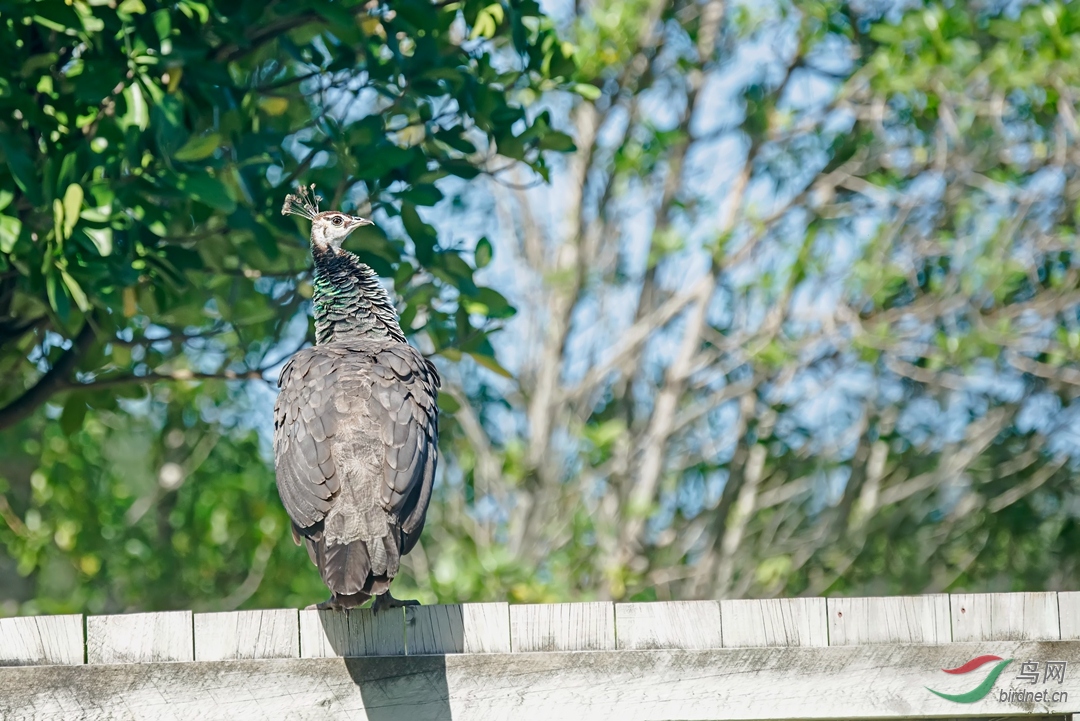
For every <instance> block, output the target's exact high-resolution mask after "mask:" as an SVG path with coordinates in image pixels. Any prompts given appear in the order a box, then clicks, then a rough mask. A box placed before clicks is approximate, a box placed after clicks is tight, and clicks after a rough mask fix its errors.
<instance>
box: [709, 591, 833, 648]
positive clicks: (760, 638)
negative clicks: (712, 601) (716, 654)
mask: <svg viewBox="0 0 1080 721" xmlns="http://www.w3.org/2000/svg"><path fill="white" fill-rule="evenodd" d="M720 624H721V626H722V627H723V638H724V647H725V648H734V647H739V646H827V645H828V644H829V631H828V625H827V624H828V621H827V619H826V608H825V599H824V598H765V599H748V600H731V601H721V602H720Z"/></svg>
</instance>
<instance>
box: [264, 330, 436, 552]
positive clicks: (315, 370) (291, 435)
mask: <svg viewBox="0 0 1080 721" xmlns="http://www.w3.org/2000/svg"><path fill="white" fill-rule="evenodd" d="M278 386H279V387H280V389H281V392H280V393H279V394H278V400H277V404H276V406H275V410H274V456H275V466H276V469H277V484H278V492H279V493H280V495H281V500H282V503H283V504H284V505H285V509H286V511H287V512H288V514H289V517H290V518H291V519H292V520H293V523H294V524H296V526H297V527H298V530H300V532H301V533H302V534H303V535H306V536H309V537H311V536H313V535H317V534H320V533H321V522H322V520H323V519H324V518H325V517H326V514H327V512H328V511H329V510H330V507H331V504H332V503H333V501H334V497H335V496H336V495H337V494H338V492H339V491H340V489H341V484H342V482H343V481H344V479H343V478H342V477H341V476H342V470H341V469H340V468H339V466H338V464H337V463H335V459H334V457H333V453H332V445H333V444H334V443H336V442H341V441H345V442H348V440H349V439H348V438H338V435H339V434H345V433H349V432H350V431H351V432H356V430H358V429H359V425H358V424H357V423H355V422H350V419H355V418H357V417H358V416H360V415H366V416H368V417H369V418H371V419H373V420H374V421H375V424H374V425H375V427H376V428H378V429H380V433H381V441H382V445H383V450H384V455H383V483H382V484H381V485H380V494H381V495H380V499H379V500H380V502H381V504H382V506H383V508H384V509H385V510H386V511H387V512H388V513H389V514H391V517H392V519H393V520H395V521H396V522H397V523H396V525H397V526H398V527H399V528H400V529H401V532H402V534H403V538H402V541H403V547H402V548H401V553H408V551H409V550H410V549H411V548H412V546H413V545H414V544H415V542H416V539H417V538H418V537H419V535H420V531H421V530H422V529H423V524H424V517H425V514H426V512H427V505H428V502H429V500H430V498H431V486H432V482H433V480H434V477H435V464H436V460H437V449H436V445H437V442H438V411H437V408H436V398H437V394H438V387H439V376H438V373H437V372H436V370H435V367H434V366H433V365H432V364H431V363H430V362H429V361H428V360H427V359H425V358H424V357H423V356H422V355H420V353H419V352H418V351H416V350H415V349H414V348H412V347H411V346H409V345H405V344H392V345H382V346H374V347H373V346H372V345H371V344H367V343H358V344H350V343H333V344H327V345H323V346H315V347H313V348H307V349H304V350H302V351H300V352H298V353H296V354H295V355H294V356H293V357H292V358H291V359H290V360H289V362H288V363H287V364H286V365H285V367H284V368H283V369H282V371H281V376H280V377H279V379H278ZM369 427H370V426H369ZM358 440H359V439H358ZM305 531H306V532H305Z"/></svg>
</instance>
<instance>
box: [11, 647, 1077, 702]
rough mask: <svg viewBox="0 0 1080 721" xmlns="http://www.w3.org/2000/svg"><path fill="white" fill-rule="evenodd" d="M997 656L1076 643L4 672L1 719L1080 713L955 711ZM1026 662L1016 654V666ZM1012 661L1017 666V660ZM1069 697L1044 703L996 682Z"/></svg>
mask: <svg viewBox="0 0 1080 721" xmlns="http://www.w3.org/2000/svg"><path fill="white" fill-rule="evenodd" d="M990 651H992V652H993V653H996V654H1000V655H1001V656H1002V657H1004V658H1015V659H1034V660H1039V661H1042V660H1054V661H1061V662H1065V663H1067V664H1068V668H1069V669H1070V671H1071V670H1072V669H1074V668H1075V667H1076V664H1078V663H1080V642H1076V641H1073V642H1060V641H1059V642H1053V643H1049V644H1048V643H1039V642H1019V643H1018V642H1008V641H1003V642H997V643H994V644H992V647H991V646H988V645H987V644H986V643H977V644H976V643H967V644H955V643H953V644H946V645H943V646H931V645H922V644H894V645H880V644H879V645H869V646H834V647H825V648H768V649H766V648H736V649H714V650H707V651H685V650H670V649H661V650H651V651H594V652H589V653H578V652H569V653H567V652H554V653H511V654H453V655H449V656H411V657H409V656H405V657H396V658H355V659H340V658H323V659H273V660H244V661H215V662H208V663H194V664H187V663H185V664H179V663H148V664H132V665H102V666H93V665H90V666H48V667H27V666H23V667H13V668H0V689H3V690H2V691H0V718H3V719H9V718H10V719H22V718H25V719H38V718H40V719H79V720H80V721H105V720H106V719H110V720H111V719H125V720H137V719H153V721H180V720H187V719H190V720H191V721H218V720H219V719H220V720H221V721H234V720H235V719H259V720H260V721H306V720H310V721H338V720H339V719H341V720H344V719H348V720H349V721H364V720H365V719H370V720H371V721H435V720H436V719H439V720H441V721H445V720H446V719H451V718H452V719H454V721H503V720H505V719H512V720H513V721H550V719H552V718H553V717H558V718H567V719H573V720H574V721H665V720H667V721H671V720H673V719H684V720H685V719H698V720H704V719H711V720H713V721H766V720H769V719H804V720H807V721H808V720H811V719H820V720H822V721H827V720H831V719H842V718H860V719H891V720H895V721H899V720H900V719H914V718H920V717H921V718H935V719H942V718H946V719H955V718H957V716H958V715H960V714H963V715H964V716H966V717H969V718H975V717H982V718H991V717H992V718H996V719H1003V718H1008V717H1010V716H1012V717H1018V716H1026V717H1027V718H1028V719H1033V718H1039V719H1043V720H1044V721H1047V719H1048V715H1049V714H1051V713H1053V714H1063V713H1076V712H1080V674H1073V673H1070V672H1069V671H1066V673H1065V678H1064V682H1063V683H1062V684H1061V685H1060V686H1059V685H1058V684H1057V683H1053V684H1052V685H1050V686H1043V685H1036V686H1035V687H1031V686H1029V685H1028V684H1024V683H1023V682H1018V681H1016V680H1015V679H1014V678H1013V677H1014V676H1015V670H1014V669H1013V667H1010V669H1009V673H1006V674H1003V675H1002V676H1001V677H1000V678H999V679H998V686H997V687H996V688H995V689H994V690H993V691H992V692H991V693H989V694H987V695H986V696H985V697H983V698H981V699H978V700H975V701H973V702H971V703H966V704H964V705H963V706H959V705H958V704H957V703H955V702H953V701H949V700H947V699H945V698H941V697H939V696H937V695H935V694H934V693H933V692H931V691H930V690H929V689H928V687H929V688H932V689H935V690H938V691H942V692H945V693H959V692H965V691H970V690H971V688H972V685H973V681H975V680H974V679H972V678H971V677H970V676H966V675H956V676H950V675H949V674H947V673H943V672H942V671H941V669H943V668H949V667H950V666H951V665H953V664H955V663H957V662H958V661H963V660H965V659H970V658H974V657H976V656H979V655H981V654H986V653H988V652H990ZM1018 665H1019V664H1018V663H1017V666H1018ZM1017 670H1018V669H1017ZM1021 688H1022V689H1023V690H1025V692H1026V691H1027V690H1028V689H1034V690H1037V691H1040V692H1045V690H1048V689H1053V692H1061V691H1064V692H1067V693H1068V697H1067V698H1064V697H1061V696H1058V697H1057V698H1055V699H1053V700H1051V701H1050V702H1045V701H1043V702H1035V703H1030V702H1027V701H1024V700H1017V699H1015V698H1013V699H1009V698H1006V699H1004V700H1003V699H1002V698H1001V696H1000V693H1001V692H1002V691H1005V690H1012V689H1021Z"/></svg>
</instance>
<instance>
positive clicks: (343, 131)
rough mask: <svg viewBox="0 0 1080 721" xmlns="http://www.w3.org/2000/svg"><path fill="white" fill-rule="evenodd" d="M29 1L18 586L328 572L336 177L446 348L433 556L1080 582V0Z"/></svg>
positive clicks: (282, 600)
mask: <svg viewBox="0 0 1080 721" xmlns="http://www.w3.org/2000/svg"><path fill="white" fill-rule="evenodd" d="M10 7H11V8H12V9H13V10H10V11H9V10H8V6H0V18H2V19H0V25H2V28H3V29H2V32H4V33H7V35H6V36H4V37H3V38H0V54H3V53H6V54H7V55H2V56H0V57H2V59H3V60H4V61H5V63H4V65H3V68H4V70H2V71H0V73H3V74H0V124H3V127H0V143H2V144H3V145H0V152H2V153H3V154H4V156H3V157H4V159H5V162H6V166H0V205H3V209H0V213H2V215H0V251H2V254H0V262H2V263H3V264H4V265H3V266H0V274H2V278H3V280H2V281H0V282H2V285H0V301H2V303H3V304H4V305H2V306H0V309H2V311H3V314H2V315H0V364H2V367H3V368H5V369H8V368H11V369H13V370H12V373H11V374H10V376H5V377H11V378H13V379H15V380H14V381H13V382H12V383H10V384H9V385H7V386H5V387H4V389H3V391H2V392H3V395H2V396H0V402H2V404H3V405H0V407H2V410H0V426H7V430H6V431H4V433H3V435H2V436H0V444H2V445H0V447H2V448H3V449H4V450H3V463H2V470H0V484H2V485H0V519H2V521H3V522H2V523H0V541H2V542H3V544H4V547H5V548H6V549H7V553H8V556H10V559H11V561H10V564H9V566H10V568H5V567H4V563H5V562H4V560H3V555H2V554H0V578H4V579H7V578H10V579H12V582H11V584H10V585H8V586H7V587H8V588H12V589H15V590H13V591H11V592H10V593H11V594H12V598H13V599H15V600H17V601H18V602H19V603H17V604H9V605H10V608H9V607H8V606H5V607H4V610H5V611H9V610H10V611H18V610H21V611H24V612H32V611H34V610H35V609H37V608H48V609H56V610H61V609H64V610H76V609H83V608H87V609H91V610H102V609H108V608H118V607H133V608H135V607H138V608H166V607H191V606H194V607H196V608H200V609H203V608H207V609H209V608H231V607H235V606H237V605H242V604H247V605H252V606H274V605H298V604H302V603H310V602H312V601H315V600H319V598H320V596H321V595H322V590H321V586H320V584H319V581H318V578H317V575H316V574H315V573H314V571H313V570H312V569H311V568H309V566H308V564H307V561H306V560H305V559H304V557H303V554H302V552H300V551H299V549H296V548H295V547H293V546H292V544H291V541H289V540H288V538H287V534H286V533H285V532H284V528H285V526H284V523H285V519H284V514H283V512H282V511H281V509H280V507H279V504H278V502H277V499H276V498H275V497H274V492H273V488H272V475H273V474H272V469H271V468H270V467H269V465H268V462H267V460H266V453H265V451H266V448H265V437H263V438H260V437H259V435H258V433H257V432H256V431H254V430H252V428H257V427H259V426H260V424H262V423H264V422H265V421H262V420H259V419H260V418H262V416H260V415H259V414H263V415H265V413H266V401H267V396H268V393H267V392H266V390H265V388H264V386H265V383H264V381H263V380H261V379H262V378H266V377H269V376H268V375H267V374H266V373H267V371H268V370H269V369H271V368H273V367H274V366H275V365H276V364H277V363H278V362H279V361H280V359H281V358H282V357H284V356H286V355H288V354H289V353H291V352H292V351H293V350H294V349H295V348H296V347H298V346H299V345H300V344H302V343H304V342H306V340H307V338H308V337H309V336H307V334H306V332H305V329H306V325H305V324H306V322H307V321H306V315H305V312H306V307H305V299H306V297H307V294H308V293H309V291H308V286H307V285H306V282H307V278H306V274H305V273H306V271H305V266H306V263H307V258H306V248H305V244H304V243H302V242H301V238H302V231H301V229H300V228H299V227H298V226H296V225H294V224H293V223H292V221H290V220H283V219H281V218H280V217H279V216H278V215H277V208H278V205H277V204H278V202H280V197H279V196H280V195H281V194H282V192H283V190H284V186H287V185H289V184H291V183H292V182H293V181H294V180H295V179H299V178H303V179H304V181H305V182H311V181H314V182H316V183H318V184H319V187H320V188H322V189H323V191H324V194H325V195H326V196H327V197H328V199H331V200H332V201H333V202H335V203H337V202H340V203H342V204H344V205H345V206H346V207H358V208H361V209H362V210H364V211H365V212H366V211H367V210H368V209H369V208H371V209H373V210H374V212H375V214H376V219H377V220H378V221H379V225H378V226H377V228H375V229H372V230H371V232H370V233H368V234H367V235H364V236H360V237H359V239H358V242H357V243H356V245H357V247H358V248H359V250H360V252H361V253H362V254H363V256H364V257H365V259H367V260H368V261H369V262H370V263H371V264H372V265H373V267H375V268H376V269H377V270H379V272H380V273H382V274H383V275H384V276H386V277H388V278H392V279H393V282H394V285H395V288H396V290H397V291H398V292H399V293H400V294H401V295H402V296H403V297H404V305H403V319H404V325H406V326H408V327H409V328H410V329H412V331H413V332H414V334H415V335H414V339H415V340H416V342H417V343H418V344H419V345H420V346H421V347H422V348H423V349H424V350H425V351H426V352H429V353H435V354H438V355H439V356H441V360H440V361H439V362H440V363H441V370H442V371H443V375H444V377H445V379H446V385H445V387H444V393H443V395H442V397H441V399H440V403H441V405H442V407H443V411H444V412H443V423H442V429H443V434H442V439H441V443H442V460H441V461H440V462H441V464H442V471H441V473H440V478H439V481H438V487H437V493H436V497H435V500H434V502H433V507H432V509H431V513H430V514H429V517H428V524H427V527H426V529H425V534H424V537H423V539H422V542H421V544H420V545H419V546H418V547H417V548H416V549H415V550H414V552H413V553H412V554H410V556H409V557H408V558H407V566H406V568H405V570H404V571H403V574H402V577H401V579H400V581H399V582H398V584H399V585H400V586H402V588H401V589H400V590H401V593H400V594H399V595H405V596H408V595H410V594H413V595H419V596H420V597H421V598H422V600H425V601H434V600H445V601H465V600H480V599H509V600H512V601H548V600H557V599H571V598H596V597H600V598H618V599H623V598H632V599H651V598H694V597H726V596H747V595H749V596H768V595H778V594H787V595H789V594H797V593H810V594H822V593H838V592H840V593H888V592H906V593H920V592H925V591H941V590H957V589H967V590H990V589H994V590H997V589H1017V590H1020V589H1022V590H1035V589H1039V588H1080V576H1078V571H1077V568H1076V556H1075V551H1074V550H1073V549H1075V548H1076V547H1077V543H1076V541H1077V533H1078V530H1077V526H1076V522H1075V517H1076V510H1075V509H1076V508H1077V503H1078V499H1080V495H1078V490H1077V488H1076V484H1075V481H1074V477H1075V471H1076V468H1077V463H1078V462H1080V446H1078V444H1077V440H1076V435H1075V428H1076V422H1077V421H1076V413H1077V406H1076V396H1077V388H1078V387H1080V369H1078V367H1080V363H1078V360H1080V258H1078V256H1077V252H1078V247H1077V240H1076V218H1077V217H1078V215H1077V214H1078V210H1077V209H1078V207H1080V206H1078V202H1080V186H1078V185H1077V183H1078V182H1080V181H1078V178H1080V176H1078V173H1077V167H1080V162H1078V161H1080V156H1078V154H1077V153H1078V151H1077V147H1078V139H1080V127H1078V125H1077V120H1076V118H1077V113H1078V112H1080V77H1078V75H1077V72H1078V71H1077V69H1076V63H1075V57H1076V54H1077V53H1078V52H1080V3H1075V2H1070V3H1039V4H1030V5H1028V4H1023V3H1004V4H993V3H990V4H965V3H942V2H927V3H924V4H922V5H919V6H913V5H912V4H910V3H888V2H885V3H846V2H832V1H831V0H821V1H814V0H805V1H802V0H800V1H798V2H793V1H790V0H776V1H775V2H767V3H757V4H746V3H730V2H724V0H701V1H697V0H593V1H591V2H582V3H578V4H576V5H574V6H573V7H572V8H567V9H559V8H555V9H553V12H556V13H564V14H562V15H556V17H555V18H554V19H547V18H542V17H540V15H539V12H538V10H537V8H536V7H535V6H534V5H531V4H516V3H510V4H506V5H500V4H495V5H483V4H476V5H469V4H453V5H434V6H432V5H428V4H426V3H418V4H415V5H409V4H401V3H394V4H392V5H373V4H368V5H363V6H361V5H355V6H354V5H351V4H349V3H330V2H326V3H323V2H308V3H306V4H304V3H291V4H289V5H288V7H287V8H286V7H282V6H281V5H277V4H272V5H271V6H270V7H269V10H267V11H266V12H265V13H264V12H263V11H264V9H265V8H264V7H259V8H257V9H251V10H250V12H251V15H250V16H245V15H244V14H243V12H244V8H247V6H246V5H235V6H234V5H231V4H230V5H228V8H229V11H230V12H235V14H233V15H229V14H226V11H224V10H222V8H218V7H216V6H212V5H208V6H202V5H198V4H194V3H179V4H178V5H176V6H175V11H173V12H165V11H164V10H161V9H159V8H157V7H151V6H150V5H147V6H145V7H144V6H143V5H142V4H141V3H138V2H132V0H128V1H127V2H124V3H122V4H121V5H120V6H119V7H118V8H117V9H116V11H115V12H114V11H112V10H108V11H107V10H106V9H105V8H104V7H103V6H91V5H87V4H84V3H80V2H75V3H74V4H73V5H71V6H64V7H65V8H66V9H63V12H64V13H66V14H65V15H63V16H62V17H61V16H57V17H48V16H31V15H29V13H30V12H31V11H30V10H28V9H27V8H35V10H34V11H33V12H37V9H40V7H41V6H40V5H29V4H26V5H24V4H21V3H13V4H10ZM50 7H51V6H50ZM170 7H171V6H170ZM222 7H225V4H222ZM199 8H204V9H205V12H202V11H200V10H199ZM410 8H412V10H411V11H410ZM346 10H347V11H348V12H349V13H351V14H350V16H349V17H345V16H344V13H345V11H346ZM57 12H60V11H59V10H58V11H57ZM163 13H164V14H163ZM24 17H29V20H27V21H25V22H24V20H23V18H24ZM163 17H165V18H167V20H168V23H166V21H165V20H164V19H162V18H163ZM87 22H100V23H104V25H103V26H102V27H101V28H100V29H95V28H88V26H87V25H86V23H87ZM67 29H72V30H73V31H74V32H73V34H69V33H67V32H66V30H67ZM166 39H168V40H169V45H168V49H166V45H165V42H164V41H165V40H166ZM150 50H153V52H150ZM34 58H40V59H39V60H37V61H34V60H33V59H34ZM92 62H97V63H99V64H98V65H91V63H92ZM110 73H111V74H110ZM129 73H130V74H129ZM89 76H93V78H94V81H93V82H97V78H108V79H109V82H105V81H101V83H100V84H99V85H92V82H91V80H90V79H89ZM166 76H167V77H166ZM80 78H83V80H81V81H80ZM82 82H85V83H87V85H86V86H83V85H81V84H80V83H82ZM80 87H82V88H84V89H83V90H81V91H80V90H79V88H80ZM85 88H91V89H92V92H91V91H90V90H87V89H85ZM136 89H137V91H136ZM16 96H17V97H18V98H19V99H18V100H15V99H13V98H15V97H16ZM140 99H141V101H140ZM140 102H141V104H140ZM526 105H529V106H530V107H528V108H526ZM140 108H141V110H140ZM541 108H543V110H541ZM15 110H19V113H18V115H16V114H15V113H14V111H15ZM31 115H32V116H33V117H31ZM555 129H562V130H564V131H566V132H565V134H564V133H561V132H557V131H556V130H555ZM545 150H550V151H560V152H561V153H562V155H556V154H554V153H552V154H549V155H547V156H543V155H541V153H542V152H543V151H545ZM496 153H498V154H500V155H501V156H502V158H503V159H502V160H494V157H495V154H496ZM69 157H74V158H75V159H74V160H67V158H69ZM4 173H6V174H4ZM452 176H453V177H452ZM545 179H550V180H551V181H552V182H551V184H550V185H544V183H543V181H544V180H545ZM72 187H75V188H76V189H75V190H70V189H71V188H72ZM69 207H71V208H74V209H75V210H73V211H70V212H69V210H68V208H69ZM106 240H107V241H108V242H107V243H106ZM50 278H51V280H50ZM485 283H486V284H487V286H489V287H485ZM512 306H513V307H512ZM497 329H502V330H501V332H499V333H493V331H495V330H497ZM223 376H224V377H229V376H231V377H240V378H244V377H248V376H251V377H252V380H249V381H246V382H241V383H231V384H229V383H224V382H222V381H221V380H220V378H222V377H223ZM185 379H188V380H185ZM27 399H28V400H27ZM4 419H7V422H6V423H5V422H4ZM16 578H19V579H23V580H20V581H18V582H16V581H15V580H14V579H16ZM163 579H168V582H165V581H163ZM0 587H5V585H4V584H3V583H0ZM395 588H397V586H396V587H395ZM27 599H35V600H33V601H28V600H27ZM20 604H21V605H20Z"/></svg>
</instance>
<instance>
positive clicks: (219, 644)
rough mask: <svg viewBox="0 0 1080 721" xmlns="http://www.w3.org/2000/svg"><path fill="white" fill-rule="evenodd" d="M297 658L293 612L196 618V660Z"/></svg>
mask: <svg viewBox="0 0 1080 721" xmlns="http://www.w3.org/2000/svg"><path fill="white" fill-rule="evenodd" d="M238 658H300V617H299V613H298V611H297V610H296V609H292V608H278V609H269V610H263V611H230V612H228V613H196V614H195V660H196V661H226V660H229V659H238Z"/></svg>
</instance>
